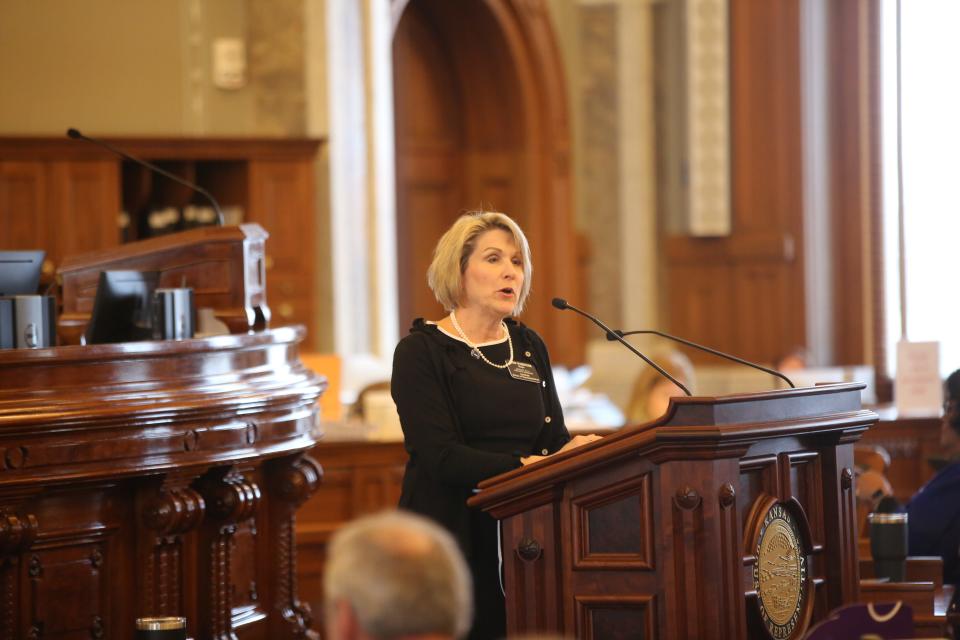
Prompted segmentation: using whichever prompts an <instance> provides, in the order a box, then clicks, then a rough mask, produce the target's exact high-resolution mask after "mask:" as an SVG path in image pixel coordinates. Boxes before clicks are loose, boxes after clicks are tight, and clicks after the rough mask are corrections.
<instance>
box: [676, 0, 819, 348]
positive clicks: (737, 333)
mask: <svg viewBox="0 0 960 640" xmlns="http://www.w3.org/2000/svg"><path fill="white" fill-rule="evenodd" d="M800 5H801V3H800V2H799V1H798V0H789V1H784V2H732V3H730V4H729V24H730V56H731V59H730V63H731V64H730V69H731V71H730V81H731V84H730V92H731V93H730V97H731V105H730V106H731V155H732V176H731V178H732V215H733V221H732V232H731V234H730V235H729V236H726V237H722V238H689V237H670V238H667V239H666V240H667V242H666V244H665V246H666V247H667V251H666V252H665V255H664V273H665V279H666V282H667V293H666V295H667V299H668V305H667V307H668V313H669V320H668V324H669V327H670V331H671V332H673V333H678V334H680V335H683V336H685V337H687V338H690V339H692V340H694V341H696V342H701V343H703V344H706V345H709V346H712V347H715V348H718V349H720V350H725V351H729V352H732V353H736V354H739V355H741V356H743V357H746V358H748V359H753V360H760V361H767V362H771V361H774V360H776V359H777V358H778V357H779V356H780V355H781V354H783V353H785V352H786V351H788V350H789V349H791V348H793V347H795V346H798V345H803V344H805V342H806V327H805V311H804V309H805V302H804V300H805V298H804V274H803V242H804V238H803V198H802V185H803V175H802V166H803V156H802V132H801V121H802V118H801V115H802V114H801V102H800V97H801V92H800V90H801V69H800V32H801V19H800ZM710 289H712V290H713V291H714V292H720V293H713V294H711V293H710V292H709V290H710ZM703 295H706V296H707V298H706V299H707V300H709V315H703V314H704V309H703V308H702V307H700V306H698V305H697V304H696V303H695V302H693V301H691V300H690V299H691V298H694V297H696V296H703ZM693 357H694V358H695V359H697V360H705V359H706V358H708V357H709V356H706V355H703V354H694V355H693Z"/></svg>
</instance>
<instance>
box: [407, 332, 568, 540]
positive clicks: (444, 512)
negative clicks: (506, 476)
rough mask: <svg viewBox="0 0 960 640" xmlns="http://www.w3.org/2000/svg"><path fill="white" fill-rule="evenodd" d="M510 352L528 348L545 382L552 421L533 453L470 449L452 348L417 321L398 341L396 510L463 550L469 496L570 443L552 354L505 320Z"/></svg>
mask: <svg viewBox="0 0 960 640" xmlns="http://www.w3.org/2000/svg"><path fill="white" fill-rule="evenodd" d="M506 323H507V328H508V330H509V331H510V337H511V339H512V340H513V343H514V349H515V350H517V351H518V352H519V353H521V354H525V353H526V352H530V354H531V355H530V357H529V359H530V360H532V361H533V363H534V365H535V366H536V368H537V371H538V372H539V373H540V377H541V380H543V381H544V382H546V385H542V384H541V386H540V390H541V393H542V394H543V406H544V408H545V411H546V415H547V416H549V418H550V421H549V422H544V424H543V425H542V426H541V429H540V433H539V435H538V436H537V439H536V442H535V444H534V446H533V448H532V450H531V451H514V452H512V453H509V454H506V453H495V452H492V451H484V450H482V449H477V448H474V447H470V446H467V445H466V444H465V441H464V437H463V431H462V429H461V426H460V418H459V416H457V414H456V412H455V411H454V409H453V407H454V406H455V405H454V402H453V396H452V391H451V383H450V377H451V375H452V374H453V373H455V372H456V370H457V368H458V364H457V359H456V358H454V357H452V356H453V354H452V353H451V352H452V350H453V349H454V348H455V345H452V344H451V343H450V342H449V339H448V338H447V337H445V336H443V335H442V334H441V333H440V330H439V328H438V327H436V326H435V325H428V324H426V323H425V322H424V321H423V319H422V318H418V319H417V320H415V321H414V323H413V327H412V328H411V329H410V333H409V335H407V336H406V337H405V338H404V339H403V340H401V341H400V343H399V344H398V345H397V348H396V351H394V355H393V375H392V378H391V384H390V391H391V395H392V396H393V400H394V402H396V404H397V412H398V413H399V414H400V425H401V427H402V428H403V437H404V446H405V447H406V450H407V453H408V454H409V456H410V458H409V461H408V462H407V468H406V472H405V474H404V477H403V490H402V493H401V496H400V507H401V508H404V509H409V510H411V511H415V512H417V513H420V514H423V515H425V516H427V517H429V518H431V519H433V520H435V521H437V522H439V523H440V524H442V525H444V526H445V527H446V528H447V529H449V530H450V531H451V532H452V533H453V534H454V536H455V537H456V538H457V541H458V542H459V543H460V546H461V548H462V549H463V550H464V552H465V553H467V554H468V555H469V554H470V552H471V539H470V538H471V536H470V510H469V508H468V507H467V504H466V501H467V499H468V498H469V497H470V496H471V495H472V494H473V489H474V487H476V485H477V483H478V482H480V481H481V480H485V479H487V478H490V477H492V476H495V475H498V474H501V473H505V472H507V471H510V470H512V469H516V468H517V467H519V466H521V463H520V458H521V457H523V456H528V455H531V454H536V455H543V452H544V451H546V452H547V453H555V452H556V451H558V450H559V449H560V448H561V447H562V446H563V445H564V444H566V443H567V441H568V440H570V435H569V433H568V432H567V428H566V426H565V425H564V422H563V411H562V410H561V408H560V400H559V398H558V397H557V390H556V386H555V385H554V381H553V372H552V370H551V368H550V356H549V355H548V353H547V348H546V345H544V343H543V340H542V339H541V338H540V336H538V335H537V334H536V332H535V331H533V330H532V329H530V328H528V327H526V326H524V325H522V324H520V323H519V322H516V321H514V320H507V321H506Z"/></svg>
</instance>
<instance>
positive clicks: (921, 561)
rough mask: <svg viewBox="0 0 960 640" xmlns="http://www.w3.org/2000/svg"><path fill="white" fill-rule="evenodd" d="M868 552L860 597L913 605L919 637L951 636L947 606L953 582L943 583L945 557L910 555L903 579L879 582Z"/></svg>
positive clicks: (862, 564) (863, 558)
mask: <svg viewBox="0 0 960 640" xmlns="http://www.w3.org/2000/svg"><path fill="white" fill-rule="evenodd" d="M875 576H876V573H875V571H874V565H873V559H872V558H871V557H870V555H869V553H867V554H866V555H861V557H860V577H861V581H860V599H861V600H862V601H863V602H875V603H884V602H887V603H889V602H896V601H898V600H899V601H902V602H904V603H906V604H909V605H910V606H911V607H912V608H913V625H914V630H915V637H917V638H940V637H943V638H951V637H954V636H953V635H952V630H951V628H950V626H951V624H950V621H948V620H947V608H948V607H949V605H950V600H951V598H952V597H953V592H954V587H953V585H949V584H948V585H944V584H943V560H942V559H941V558H939V557H926V556H909V557H907V561H906V574H905V576H904V577H905V580H904V581H903V582H878V581H877V580H876V579H875Z"/></svg>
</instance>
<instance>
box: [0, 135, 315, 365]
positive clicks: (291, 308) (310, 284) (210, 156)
mask: <svg viewBox="0 0 960 640" xmlns="http://www.w3.org/2000/svg"><path fill="white" fill-rule="evenodd" d="M110 142H111V143H113V144H114V145H115V146H117V147H119V148H121V149H124V150H125V151H127V152H129V153H130V154H132V155H134V156H138V157H141V158H145V159H148V160H152V161H154V162H163V163H164V165H165V166H170V168H172V169H173V172H174V173H176V174H180V175H184V176H186V177H188V178H190V179H194V180H196V181H197V183H199V184H200V185H201V186H203V187H205V188H207V189H208V190H209V191H210V192H211V193H213V195H214V196H215V197H216V198H217V199H218V200H219V201H220V203H221V204H222V205H224V206H239V207H241V208H242V210H243V211H244V214H245V220H246V221H247V222H257V223H260V224H261V225H262V226H263V227H264V229H266V231H267V232H268V233H269V234H270V241H269V244H268V245H267V247H268V255H267V260H266V262H267V267H268V272H269V273H268V280H269V283H270V286H271V299H270V304H271V306H272V307H273V309H274V313H275V315H276V321H277V323H278V324H298V323H299V324H302V325H304V326H306V327H310V328H312V327H313V326H314V325H315V322H316V311H317V307H316V300H315V289H316V287H315V286H314V278H315V271H316V260H317V258H316V251H315V249H314V236H315V235H316V233H315V230H316V221H315V219H316V214H315V211H314V208H315V203H314V177H313V176H314V173H313V172H314V164H313V160H314V156H315V154H316V152H317V147H318V145H319V142H318V141H316V140H281V139H276V140H269V139H261V138H254V139H249V140H244V139H177V138H165V139H150V138H123V139H111V140H110ZM158 198H159V200H158ZM189 202H196V203H200V204H203V205H204V206H205V205H206V204H207V203H206V201H205V200H204V199H203V198H201V197H200V196H198V195H197V194H194V193H192V192H191V191H190V190H188V189H185V188H184V187H182V186H179V185H176V184H175V183H172V182H170V181H168V180H166V179H164V178H161V177H155V176H153V175H152V174H150V172H147V171H145V170H144V171H140V170H133V168H132V165H130V163H127V162H124V161H123V160H121V159H120V158H118V157H116V156H114V155H112V154H110V153H108V152H107V151H105V150H103V149H100V148H99V147H96V146H94V145H91V144H85V143H83V142H78V141H76V140H69V139H66V138H64V139H56V138H26V137H25V138H0V228H2V229H4V233H2V234H0V248H3V249H14V248H16V249H25V248H30V249H32V248H38V249H44V250H46V251H47V258H48V260H49V264H48V265H46V266H45V273H48V274H49V275H50V276H51V277H52V274H53V273H54V271H55V270H56V268H57V267H58V266H59V265H60V264H61V263H62V261H63V259H64V258H66V257H68V256H75V255H77V254H81V253H84V252H89V251H97V250H102V249H109V248H112V247H116V246H117V245H119V244H120V242H121V236H122V234H123V233H126V235H127V237H128V239H135V238H136V237H137V235H138V233H139V232H140V230H141V229H138V225H137V220H136V218H137V215H138V214H142V213H144V211H146V210H148V209H149V208H150V207H151V206H159V205H168V204H169V205H175V206H183V205H185V204H187V203H189ZM121 210H126V212H127V213H129V214H130V215H131V216H133V220H132V221H131V226H129V227H127V228H126V229H125V230H123V229H122V228H121V226H120V224H119V216H120V213H121ZM314 333H315V332H312V331H311V332H310V333H309V334H308V339H307V345H308V346H310V347H311V348H315V347H316V343H315V342H314V340H315V339H316V337H317V336H315V335H314Z"/></svg>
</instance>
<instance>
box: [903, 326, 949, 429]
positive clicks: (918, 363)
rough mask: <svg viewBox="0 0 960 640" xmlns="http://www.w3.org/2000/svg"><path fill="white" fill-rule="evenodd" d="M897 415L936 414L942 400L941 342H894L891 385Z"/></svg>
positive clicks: (937, 414)
mask: <svg viewBox="0 0 960 640" xmlns="http://www.w3.org/2000/svg"><path fill="white" fill-rule="evenodd" d="M893 395H894V399H895V400H896V404H897V413H898V414H899V415H901V416H902V415H911V416H939V415H940V411H941V405H942V404H943V383H942V381H941V380H940V343H939V342H910V341H908V340H901V341H900V342H898V343H897V378H896V381H895V382H894V388H893Z"/></svg>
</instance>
